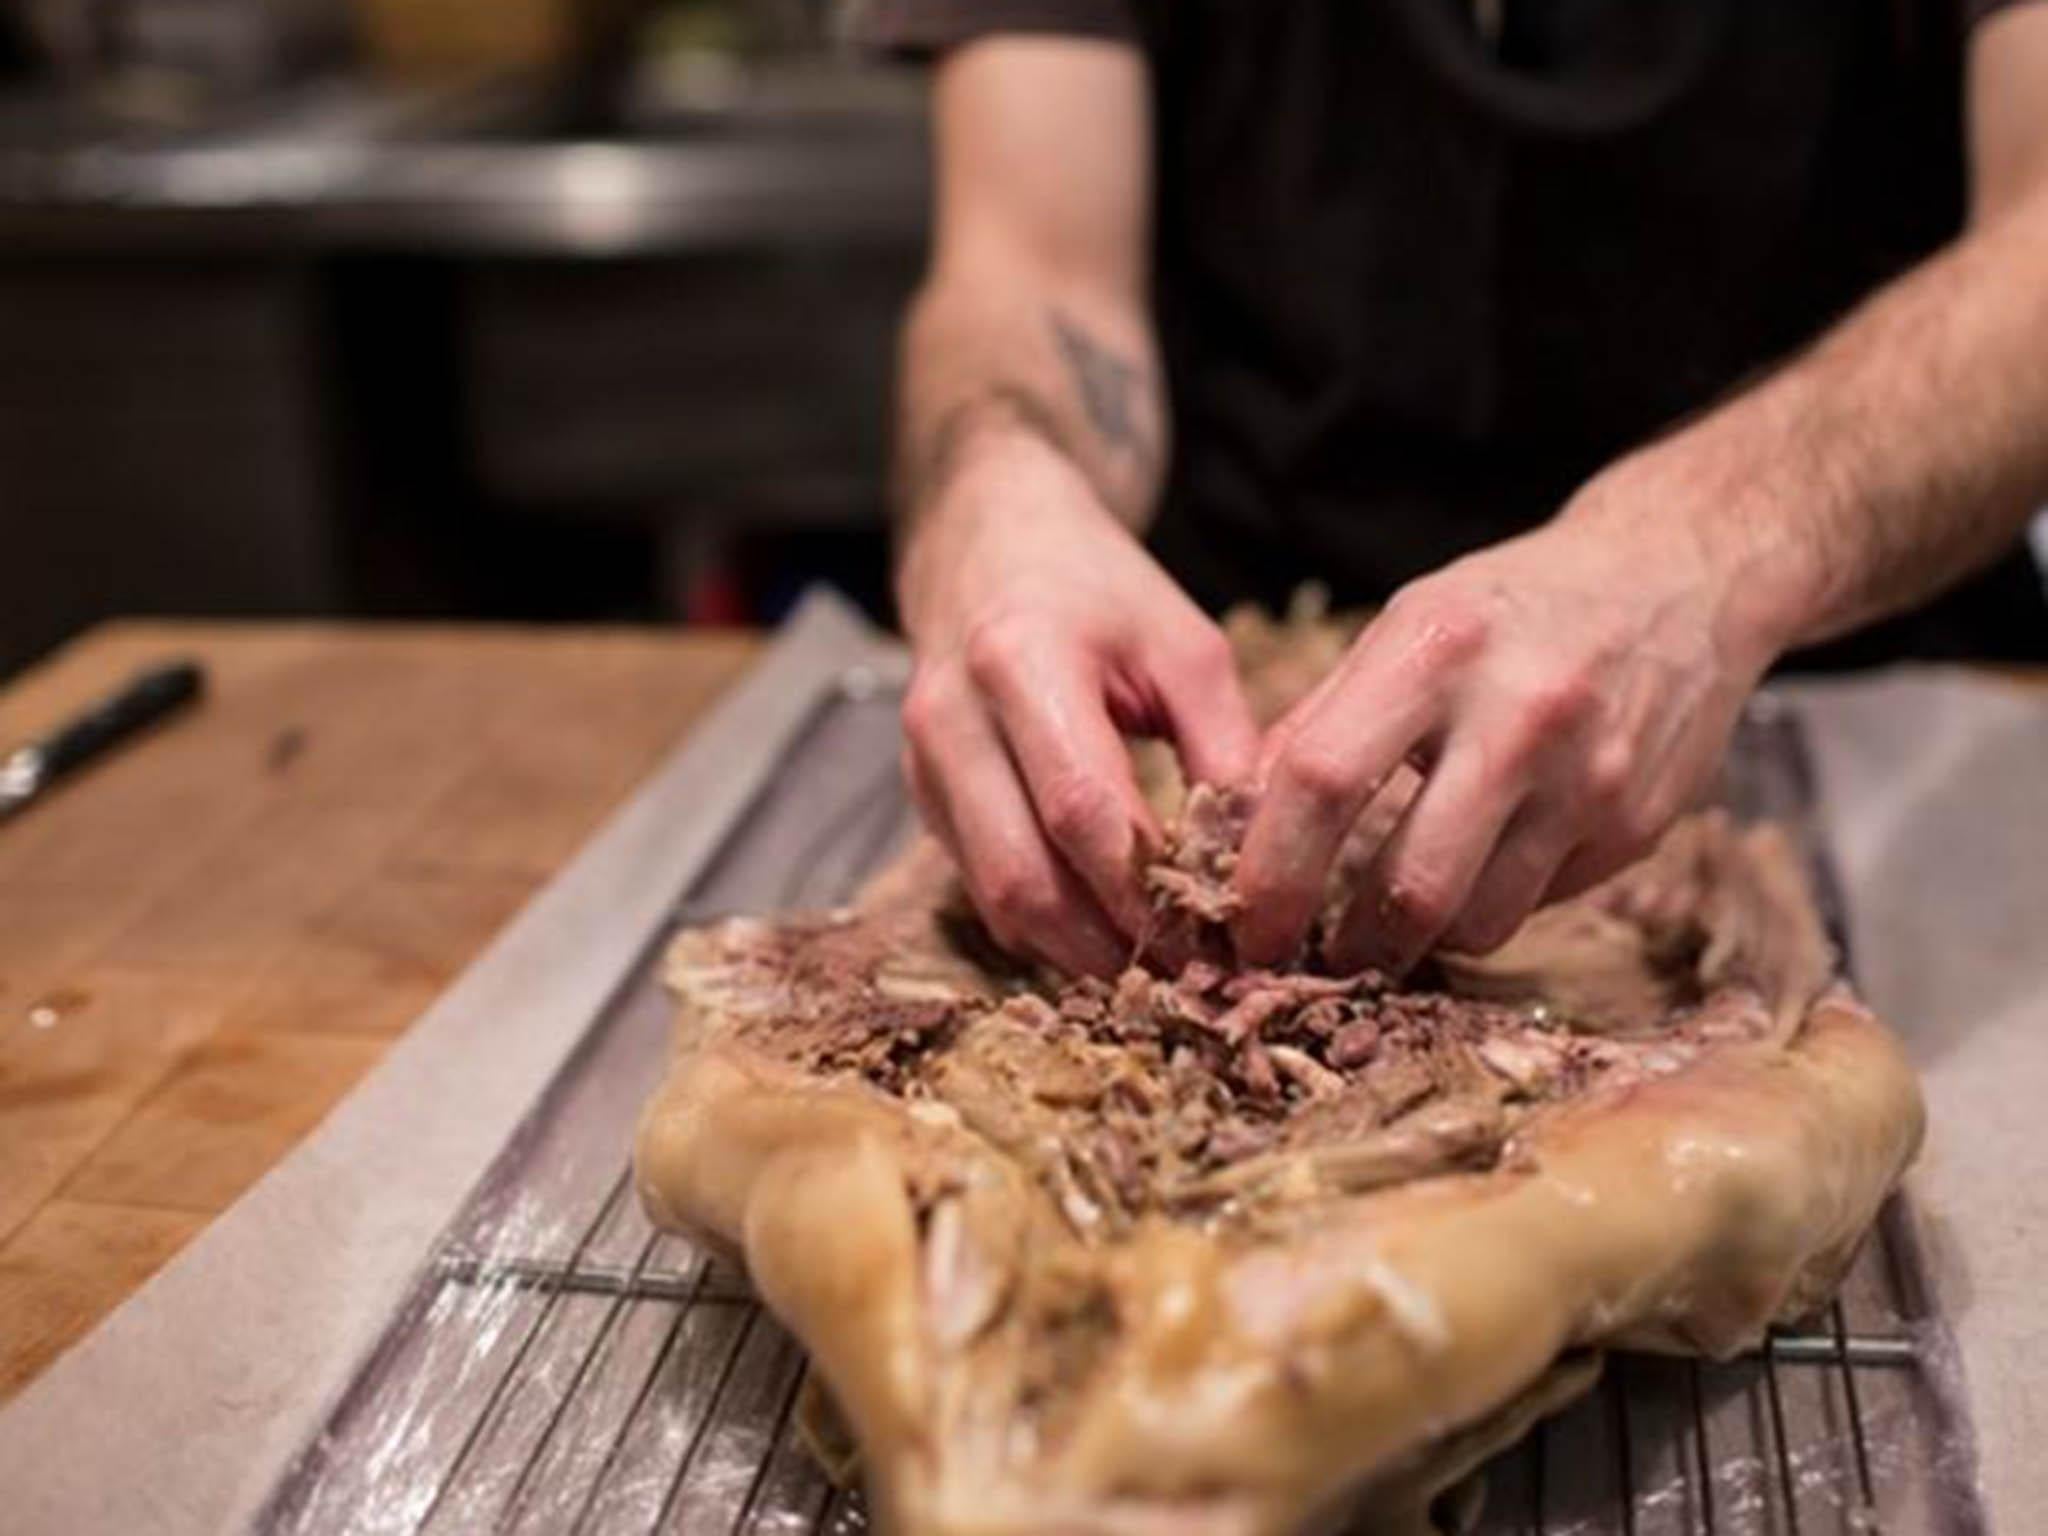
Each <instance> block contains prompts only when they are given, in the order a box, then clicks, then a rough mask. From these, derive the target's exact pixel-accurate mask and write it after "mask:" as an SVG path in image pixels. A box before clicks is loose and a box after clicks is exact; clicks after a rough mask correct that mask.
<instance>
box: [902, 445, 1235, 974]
mask: <svg viewBox="0 0 2048 1536" xmlns="http://www.w3.org/2000/svg"><path fill="white" fill-rule="evenodd" d="M899 589H900V593H901V597H902V607H903V615H904V624H905V627H906V629H907V630H908V631H909V634H910V637H911V642H912V646H913V648H914V650H915V653H916V661H917V665H916V671H915V674H914V676H913V678H912V681H911V686H910V692H909V695H908V696H907V697H906V699H905V700H904V705H903V728H904V736H905V740H906V747H905V770H906V774H907V776H908V778H909V781H910V785H911V789H912V792H913V794H914V795H915V796H916V799H917V802H918V806H919V809H920V810H921V812H922V813H923V815H924V819H925V823H926V825H927V826H928V827H929V828H930V829H931V830H932V832H933V833H934V834H935V835H936V836H937V837H938V838H939V839H940V840H941V841H943V842H944V843H945V844H946V845H947V847H948V849H949V850H950V851H951V852H952V854H953V856H954V859H955V860H956V861H957V862H958V864H959V865H960V868H961V871H962V873H963V875H964V877H965V879H966V883H967V889H968V892H969V894H970V896H971V897H972V898H973V900H974V904H975V907H976V909H977V910H978V911H979V912H980V914H981V917H982V920H983V921H984V922H985V923H986V924H987V925H988V927H989V930H990V932H991V933H992V934H993V935H994V936H995V938H996V940H997V941H998V942H999V943H1001V944H1002V945H1003V946H1004V947H1005V948H1007V949H1011V950H1013V951H1017V952H1021V953H1025V954H1028V955H1032V956H1034V957H1036V958H1039V959H1042V960H1047V961H1050V962H1051V963H1053V964H1054V965H1057V966H1059V967H1061V968H1062V969H1064V970H1066V971H1068V972H1070V973H1076V974H1079V973H1083V972H1087V973H1092V974H1096V975H1113V974H1114V973H1115V972H1116V970H1117V969H1118V968H1120V967H1121V966H1122V965H1123V964H1124V963H1126V961H1127V960H1128V958H1129V954H1130V944H1131V938H1132V936H1133V935H1135V934H1136V933H1137V932H1138V930H1139V928H1140V927H1141V925H1142V924H1143V922H1144V920H1145V914H1146V904H1145V896H1144V893H1143V891H1142V889H1141V886H1140V883H1139V870H1140V865H1141V863H1142V859H1143V855H1144V852H1145V851H1146V849H1147V847H1148V846H1149V845H1150V844H1151V843H1152V841H1153V840H1155V839H1156V838H1157V835H1158V830H1157V828H1156V827H1155V826H1154V825H1153V821H1152V818H1151V816H1150V813H1149V812H1148V810H1147V808H1146V805H1145V802H1144V800H1143V799H1142V797H1141V796H1140V794H1139V791H1138V786H1137V783H1136V781H1135V779H1134V778H1133V774H1132V767H1131V759H1130V754H1129V752H1128V750H1127V749H1126V747H1125V744H1124V740H1123V736H1124V734H1131V735H1150V736H1163V737H1167V738H1169V739H1171V740H1172V741H1173V743H1174V744H1175V746H1176V749H1177V750H1178V752H1179V754H1180V758H1181V761H1182V764H1183V766H1184V767H1185V768H1186V769H1187V771H1188V773H1189V775H1190V776H1191V777H1193V778H1198V779H1204V780H1209V781H1213V782H1224V783H1228V782H1241V781H1242V780H1243V778H1244V777H1245V776H1246V775H1247V774H1248V773H1249V771H1250V768H1251V765H1252V761H1253V758H1254V755H1255V753H1256V751H1257V746H1258V734H1257V729H1256V727H1255V726H1254V725H1253V723H1252V718H1251V714H1250V711H1249V709H1248V708H1247V706H1246V704H1245V701H1244V697H1243V694H1242V692H1241V690H1240V688H1239V685H1238V679H1237V672H1236V668H1235V666H1234V665H1233V663H1232V660H1231V655H1230V649H1229V646H1228V643H1227V642H1226V641H1225V640H1224V638H1223V635H1222V633H1221V631H1220V630H1218V629H1217V627H1216V626H1215V625H1214V624H1213V623H1212V622H1210V620H1209V619H1208V618H1207V617H1206V616H1205V615H1204V614H1203V613H1202V612H1201V610H1200V609H1198V608H1197V607H1196V606H1195V605H1194V603H1193V602H1191V601H1190V600H1189V599H1188V598H1187V596H1186V595H1185V594H1184V593H1182V592H1181V591H1180V589H1179V588H1178V587H1176V586H1175V585H1174V584H1173V582H1172V581H1171V580H1170V579H1169V578H1168V577H1167V576H1166V574H1165V573H1164V572H1163V571H1162V570H1160V568H1159V567H1158V565H1157V564H1155V563H1154V562H1153V560H1152V558H1151V556H1149V555H1148V554H1147V553H1146V552H1145V551H1144V549H1143V548H1142V547H1141V546H1140V545H1139V544H1138V542H1137V540H1136V539H1135V538H1134V537H1133V536H1132V535H1131V534H1130V532H1129V531H1128V530H1126V529H1125V528H1124V527H1123V526H1122V525H1120V524H1119V523H1117V522H1116V521H1115V519H1113V518H1112V517H1111V516H1110V515H1109V513H1108V512H1107V511H1105V510H1104V509H1103V508H1102V506H1101V504H1100V503H1099V502H1098V501H1097V499H1096V497H1095V495H1094V492H1093V491H1092V490H1091V488H1090V487H1089V485H1088V482H1087V481H1086V480H1085V479H1084V478H1083V477H1082V475H1081V474H1080V473H1079V471H1077V470H1076V469H1075V468H1074V467H1073V466H1072V465H1071V464H1070V463H1068V462H1067V461H1066V460H1065V459H1064V458H1063V457H1061V456H1060V455H1059V454H1058V453H1057V452H1055V451H1054V450H1053V449H1052V448H1051V447H1050V446H1049V445H1047V444H1044V443H1042V442H1039V441H1037V440H1036V439H1033V438H1030V437H1027V436H1024V435H1022V434H1019V435H1016V436H1014V437H1005V438H1003V439H1001V440H999V441H995V442H989V443H984V444H981V445H978V446H977V450H976V454H975V458H974V461H973V462H972V463H971V464H964V465H962V466H960V467H959V468H958V469H957V470H956V471H955V472H954V473H953V475H952V476H951V478H950V480H949V482H948V485H947V487H946V491H945V494H944V497H943V499H942V503H941V504H940V505H938V506H936V507H933V508H931V509H929V510H928V511H927V513H926V514H925V515H924V517H923V518H922V520H921V521H920V523H919V526H918V527H917V529H916V531H915V532H914V534H913V535H912V538H911V542H910V545H909V547H908V548H907V549H906V551H905V554H904V560H903V565H902V571H901V576H900V579H899Z"/></svg>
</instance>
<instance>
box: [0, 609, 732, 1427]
mask: <svg viewBox="0 0 2048 1536" xmlns="http://www.w3.org/2000/svg"><path fill="white" fill-rule="evenodd" d="M757 649H758V642H757V641H756V640H755V639H754V638H752V637H750V636H747V635H743V634H736V633H724V634H705V633H701V632H692V633H682V632H657V631H594V630H579V631H566V630H553V631H547V630H529V629H518V630H515V629H482V628H466V627H465V628H457V627H429V626H388V625H387V626H363V625H329V624H290V625H284V624H235V625H225V624H193V623H120V624H112V625H108V626H104V627H102V628H99V629H96V630H94V631H92V632H91V633H89V634H88V635H86V636H84V637H82V638H81V639H79V640H78V641H76V642H74V643H73V644H72V645H70V646H68V647H66V648H65V649H64V650H62V651H60V652H59V653H57V654H56V655H55V656H54V657H52V658H51V659H50V660H49V661H47V662H45V663H44V664H43V665H41V666H39V667H37V668H35V669H34V670H32V671H30V672H28V673H26V674H24V675H22V676H21V677H19V678H18V679H16V680H14V681H13V683H12V684H11V685H10V686H8V687H7V688H6V689H5V690H4V691H0V749H4V748H5V747H11V746H12V745H14V744H15V743H17V742H20V741H22V740H25V739H29V738H32V737H34V736H38V735H40V734H42V733H44V732H46V731H48V730H49V729H50V728H51V727H52V726H53V725H55V724H57V723H59V722H61V721H62V720H64V719H65V718H67V717H68V716H69V715H70V714H72V713H74V712H75V711H77V710H78V709H80V708H82V707H84V706H85V705H87V704H88V703H90V702H92V701H93V700H95V699H97V698H98V697H100V696H101V695H102V694H104V693H106V692H107V691H109V690H110V689H112V688H113V687H115V686H116V685H118V684H119V683H120V682H121V681H122V680H124V679H125V678H127V677H128V676H129V675H130V674H131V673H133V672H134V671H136V670H137V669H138V668H140V667H142V666H145V665H148V664H150V663H153V662H157V661H161V660H165V659H168V658H170V657H173V656H185V655H190V656H194V657H196V658H198V659H199V660H200V661H201V662H202V663H203V664H204V666H205V667H206V669H207V674H208V683H209V694H208V697H207V698H206V700H205V701H204V702H203V703H202V704H201V705H200V706H199V707H198V708H197V709H195V710H192V711H189V712H188V713H186V714H184V715H182V716H180V717H179V718H178V719H177V720H176V721H175V722H174V723H172V724H170V725H168V726H166V727H164V728H163V729H161V730H159V731H158V732H156V733H154V734H153V735H151V736H150V737H148V738H147V739H144V740H140V741H136V742H134V743H131V744H129V745H128V746H126V747H125V748H123V749H121V750H119V751H117V752H116V753H114V754H112V755H110V756H109V757H108V758H107V760H105V761H104V762H101V763H98V764H95V765H93V766H92V767H90V768H88V769H87V770H85V771H84V772H83V773H81V774H80V775H79V776H78V777H77V778H75V779H74V780H72V781H70V782H68V783H65V784H64V785H62V786H60V787H59V788H58V789H57V790H56V791H55V792H54V793H52V794H51V795H49V796H48V797H46V799H45V800H43V801H42V802H40V803H38V804H37V805H35V806H33V807H31V808H30V809H29V810H28V811H27V812H26V813H24V814H23V815H21V816H18V817H16V818H15V819H14V820H12V821H11V822H0V909H4V916H0V1400H4V1399H6V1398H7V1397H9V1396H11V1395H12V1394H13V1393H14V1392H16V1391H18V1390H19V1389H20V1388H21V1387H22V1386H23V1385H24V1384H25V1383H26V1382H27V1381H29V1380H30V1378H32V1377H33V1376H35V1375H36V1374H37V1372H39V1371H40V1370H41V1369H42V1368H43V1367H44V1366H46V1365H47V1364H48V1363H49V1362H50V1361H51V1360H52V1359H54V1358H55V1357H56V1356H57V1355H58V1354H59V1353H61V1352H62V1351H63V1349H64V1348H65V1347H66V1346H67V1345H69V1344H70V1343H71V1342H73V1341H74V1340H76V1339H77V1338H79V1337H81V1336H82V1335H83V1334H84V1333H86V1332H87V1331H88V1330H89V1329H91V1328H92V1326H93V1325H94V1324H95V1323H96V1322H97V1321H98V1320H99V1319H100V1318H101V1317H102V1316H104V1315H105V1314H106V1313H107V1312H109V1311H111V1310H112V1309H113V1308H114V1307H116V1306H118V1305H119V1304H120V1303H121V1302H122V1301H123V1300H124V1299H125V1298H126V1297H127V1296H128V1295H129V1294H130V1293H131V1292H132V1291H134V1290H135V1289H136V1287H138V1286H139V1285H141V1283H142V1282H143V1281H144V1280H145V1279H147V1278H148V1276H149V1275H150V1274H152V1273H153V1272H154V1271H155V1270H156V1269H157V1268H159V1267H160V1266H161V1265H163V1264H164V1263H165V1262H166V1261H167V1260H168V1259H170V1258H171V1256H172V1255H174V1254H175V1253H176V1252H177V1251H178V1250H179V1249H180V1248H181V1247H182V1246H183V1245H184V1244H185V1243H186V1242H187V1241H189V1240H190V1239H191V1237H192V1236H193V1235H194V1234H196V1233H197V1232H199V1231H200V1230H201V1229H202V1228H204V1227H205V1225H206V1223H207V1222H208V1221H209V1220H210V1219H211V1218H212V1217H213V1216H214V1215H215V1214H217V1213H218V1212H220V1211H222V1210H224V1209H226V1207H227V1206H228V1205H229V1204H231V1203H232V1202H233V1201H234V1200H235V1199H236V1197H237V1196H239V1195H240V1194H241V1193H242V1191H243V1190H245V1189H246V1188H248V1186H249V1185H250V1184H252V1183H254V1182H255V1180H256V1179H257V1178H258V1177H260V1176H261V1175H262V1174H263V1173H264V1172H265V1171H266V1170H267V1169H268V1168H269V1167H270V1166H271V1165H272V1164H274V1163H275V1162H277V1161H278V1160H279V1159H280V1158H282V1157H283V1156H284V1154H285V1153H286V1152H288V1151H289V1150H290V1149H291V1148H292V1147H293V1146H294V1145H295V1144H296V1143H297V1142H298V1141H299V1139H300V1138H301V1137H303V1136H304V1135H305V1134H306V1133H307V1132H308V1131H309V1130H311V1129H312V1128H313V1127H314V1126H315V1125H316V1124H318V1123H319V1121H320V1120H321V1118H322V1117H323V1116H324V1115H325V1114H326V1113H327V1111H328V1110H329V1109H330V1108H332V1107H333V1105H334V1104H335V1103H336V1102H338V1101H339V1100H340V1098H341V1097H342V1096H343V1095H344V1094H346V1093H347V1092H348V1091H349V1089H350V1088H351V1087H352V1086H353V1085H354V1084H355V1082H356V1081H357V1080H358V1079H359V1078H360V1077H361V1076H362V1075H363V1073H364V1072H366V1071H367V1070H368V1069H369V1068H370V1067H371V1066H372V1065H373V1064H374V1063H375V1062H376V1061H377V1060H378V1058H379V1057H380V1056H381V1055H382V1054H383V1052H384V1050H385V1049H386V1048H387V1047H388V1046H389V1045H390V1044H391V1043H392V1041H394V1040H395V1039H396V1038H397V1037H398V1036H399V1035H400V1034H401V1033H402V1032H403V1031H404V1030H405V1029H406V1027H407V1026H408V1025H409V1024H410V1023H411V1022H412V1020H413V1019H414V1018H415V1017H417V1016H418V1015H419V1014H420V1013H421V1012H422V1011H423V1010H424V1009H425V1008H426V1006H427V1005H428V1004H429V1003H430V1002H431V1001H432V1000H433V999H434V997H435V996H436V995H437V994H438V993H439V992H440V991H441V990H442V989H443V988H444V987H445V986H446V985H447V983H448V982H449V981H450V980H452V979H453V977H454V976H455V975H456V974H458V973H459V972H460V971H461V970H462V969H463V968H464V966H465V965H466V964H467V963H468V962H469V961H470V959H471V958H472V957H473V956H474V955H475V954H476V953H477V951H478V950H480V949H481V948H482V947H483V945H484V943H485V942H486V941H487V940H488V939H489V938H490V937H491V935H492V934H493V933H495V932H496V931H497V930H498V929H499V928H500V927H502V926H503V924H504V923H505V922H506V921H507V920H508V919H509V918H510V917H511V915H512V914H513V913H514V912H515V911H516V910H517V909H518V907H519V906H520V905H521V903H523V902H524V901H525V900H526V899H527V898H528V897H529V896H530V895H532V894H533V892H534V891H535V890H536V889H537V888H538V886H539V885H540V884H541V883H542V882H543V881H544V880H546V879H547V878H548V876H550V875H551V874H553V873H554V872H555V870H556V869H558V868H559V867H560V866H561V865H562V864H563V863H565V862H566V861H567V860H568V859H569V857H570V856H571V855H572V854H573V853H574V852H575V851H576V849H577V848H578V847H579V846H580V845H581V844H582V843H583V841H584V840H585V839H586V838H587V837H588V836H589V835H590V833H591V832H592V831H594V830H595V828H596V826H597V825H598V823H599V822H600V821H601V820H602V819H603V818H604V816H605V815H606V813H607V812H608V811H610V810H611V809H612V808H613V806H614V805H616V804H617V803H618V802H619V801H620V800H621V799H622V798H623V797H624V796H625V795H626V794H627V793H628V792H629V791H630V790H631V789H632V788H633V787H634V786H635V785H636V784H637V783H638V782H639V781H640V780H641V779H642V777H644V776H645V774H646V773H647V772H648V770H649V769H650V768H652V767H653V765H654V764H655V763H656V761H657V760H658V759H659V758H660V757H661V755H662V754H663V753H664V752H665V751H666V750H667V749H668V748H670V747H671V746H673V745H674V744H675V742H676V741H677V739H678V738H679V737H681V736H682V735H683V734H684V733H685V732H686V731H687V730H688V729H689V727H690V726H691V724H692V722H693V721H695V720H696V718H697V717H698V716H699V715H700V714H701V713H702V712H703V710H704V709H705V708H706V707H707V706H708V705H709V704H710V703H711V702H712V701H713V700H714V699H716V698H717V697H718V695H719V694H720V693H722V692H723V691H724V690H725V689H726V688H727V687H728V686H729V685H730V684H731V683H732V682H733V681H734V680H735V679H736V678H738V677H739V676H740V675H741V674H742V673H743V672H744V671H745V670H746V667H747V665H748V663H749V662H750V660H751V659H752V658H753V657H754V655H755V654H756V652H757Z"/></svg>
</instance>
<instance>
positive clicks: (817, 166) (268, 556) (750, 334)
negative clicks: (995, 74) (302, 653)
mask: <svg viewBox="0 0 2048 1536" xmlns="http://www.w3.org/2000/svg"><path fill="white" fill-rule="evenodd" d="M832 15H833V7H832V6H831V4H830V3H829V0H0V358H4V370H0V526H4V531H5V534H6V537H5V539H4V541H0V674H4V673H5V672H7V671H10V670H12V669H13V668H15V667H17V666H19V665H21V664H22V663H24V662H26V661H28V660H30V659H32V658H33V657H34V656H36V655H37V654H39V653H40V652H42V651H44V650H46V649H48V648H49V647H50V646H51V645H53V644H55V643H57V642H58V641H60V640H62V639H63V638H65V637H66V636H68V635H70V634H72V633H75V632H76V631H77V630H78V629H80V628H81V627H83V626H85V625H87V624H90V623H92V622H94V621H95V620H97V619H99V618H102V617H106V616H109V615H112V614H139V613H180V614H267V615H276V614H332V613H351V614H366V615H437V616H458V617H472V618H510V619H551V618H576V619H588V620H613V619H617V620H645V619H665V618H684V619H692V620H703V621H722V620H747V619H757V620H764V621H768V620H773V619H774V618H775V617H776V616H777V615H778V614H779V613H780V611H781V610H782V609H783V608H784V607H785V606H786V605H787V603H788V602H789V601H790V600H791V599H792V597H793V596H794V594H795V593H796V592H797V591H798V590H800V589H801V587H802V586H803V585H805V584H806V583H807V582H808V581H810V580H813V579H816V578H819V577H824V578H827V579H831V580H834V581H836V582H837V583H838V584H839V585H840V586H842V587H843V588H845V589H846V590H848V591H849V592H851V593H853V594H854V595H855V596H857V597H859V598H860V599H861V600H862V601H864V602H865V603H867V604H868V605H869V606H870V607H871V608H873V609H874V610H875V611H876V612H877V613H878V614H882V615H883V616H886V612H885V605H886V595H885V581H884V568H885V534H884V515H883V508H882V504H881V502H882V488H883V482H884V473H883V469H884V458H885V438H886V418H887V404H888V384H889V372H890V366H891V356H892V352H893V327H894V322H895V319H896V314H897V311H898V309H899V307H900V305H901V303H902V301H903V299H904V297H905V295H906V294H907V292H908V290H909V288H910V286H911V283H912V280H913V278H914V276H915V272H916V268H917V265H918V262H919V260H920V257H921V251H922V244H923V237H924V219H925V177H926V170H925V164H924V143H923V132H924V130H923V125H922V122H921V120H920V111H921V106H922V94H921V89H920V86H919V82H918V80H917V78H916V77H915V76H914V75H913V74H910V73H907V72H899V71H896V70H892V69H888V68H883V67H879V66H877V65H875V64H874V63H873V62H872V61H861V60H856V59H855V58H854V57H853V56H852V55H851V53H850V52H849V51H847V50H845V49H843V48H839V47H836V46H835V44H834V39H833V35H832Z"/></svg>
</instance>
